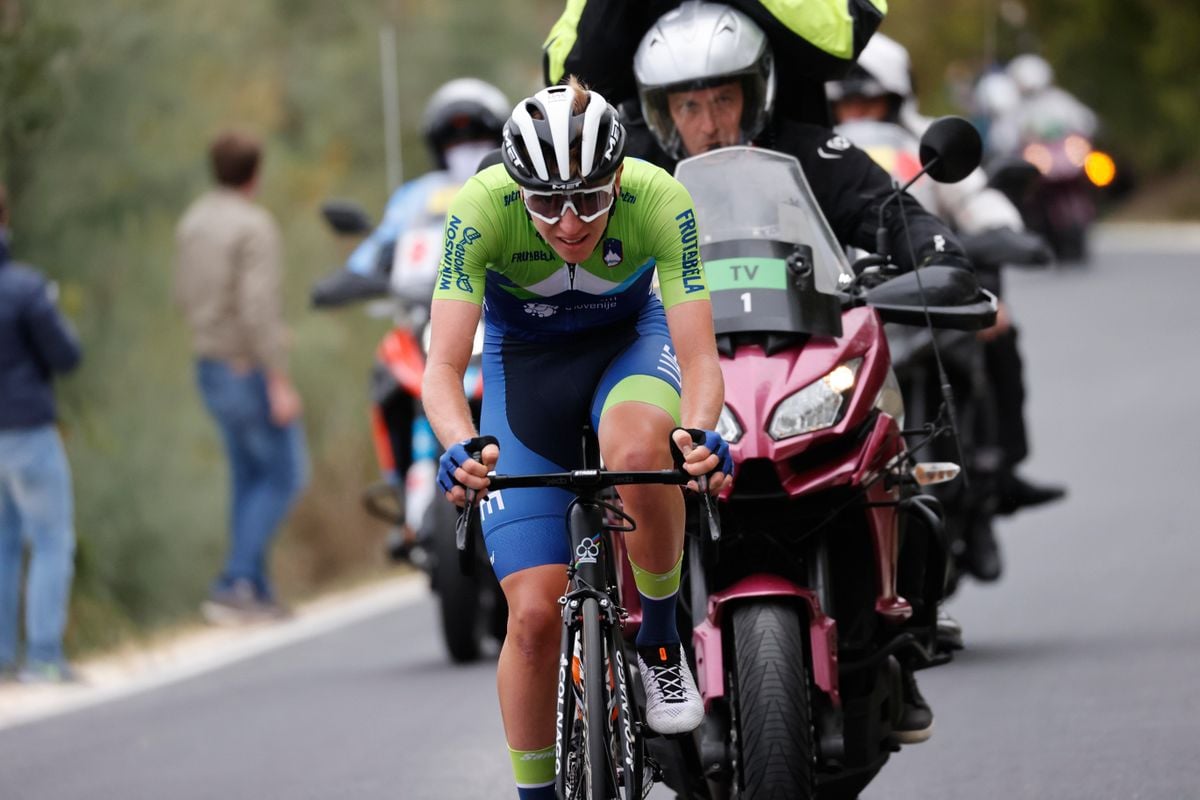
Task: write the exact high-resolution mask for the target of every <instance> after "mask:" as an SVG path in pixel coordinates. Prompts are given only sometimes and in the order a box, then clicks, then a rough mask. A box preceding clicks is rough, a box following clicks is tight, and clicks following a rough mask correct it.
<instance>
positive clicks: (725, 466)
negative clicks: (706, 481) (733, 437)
mask: <svg viewBox="0 0 1200 800" xmlns="http://www.w3.org/2000/svg"><path fill="white" fill-rule="evenodd" d="M675 430H681V429H680V428H676V429H675ZM682 430H685V431H687V432H688V435H690V436H691V437H692V444H694V445H696V446H697V447H698V446H700V445H704V446H705V447H707V448H708V452H710V453H712V454H713V455H715V456H716V457H717V466H716V468H715V469H713V471H712V472H724V473H725V474H726V475H732V474H733V455H732V454H730V452H729V442H727V441H725V440H724V439H722V438H721V434H719V433H717V432H716V431H706V430H701V429H700V428H682ZM671 433H672V436H671V455H672V457H674V459H675V466H676V467H678V468H681V469H682V468H683V460H684V459H683V453H682V451H680V449H679V447H678V446H677V445H676V444H675V437H674V433H675V431H671ZM712 472H710V473H708V474H709V475H711V474H712Z"/></svg>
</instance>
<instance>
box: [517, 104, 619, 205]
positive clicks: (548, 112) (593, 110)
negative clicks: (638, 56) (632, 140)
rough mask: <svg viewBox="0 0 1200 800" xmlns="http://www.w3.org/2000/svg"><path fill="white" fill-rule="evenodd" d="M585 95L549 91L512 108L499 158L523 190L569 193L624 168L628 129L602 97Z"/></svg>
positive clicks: (595, 182)
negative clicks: (626, 132) (622, 160)
mask: <svg viewBox="0 0 1200 800" xmlns="http://www.w3.org/2000/svg"><path fill="white" fill-rule="evenodd" d="M581 94H582V97H578V96H577V94H576V89H575V87H574V86H571V85H564V86H550V87H547V88H545V89H542V90H541V91H540V92H538V93H537V94H535V95H533V96H532V97H526V98H525V99H524V100H522V101H521V102H519V103H517V105H516V107H515V108H513V110H512V116H510V117H509V118H508V122H506V123H505V124H504V134H503V135H504V139H503V144H502V145H501V157H502V159H503V161H504V167H505V169H507V170H508V174H509V175H510V176H511V177H512V179H513V180H514V181H516V182H517V183H518V184H519V185H521V186H523V187H524V188H526V189H530V190H533V191H537V192H549V191H569V190H574V189H578V188H579V187H581V186H584V185H586V184H592V185H594V184H597V183H599V182H601V181H604V180H607V179H608V178H609V177H610V176H611V175H613V174H614V173H615V172H616V171H617V169H618V168H619V167H620V166H621V159H623V158H624V157H625V127H624V126H623V125H622V124H621V120H620V118H619V117H618V115H617V110H616V109H615V108H613V107H612V106H611V105H609V104H608V101H606V100H605V99H604V98H603V97H602V96H601V95H600V93H599V92H592V91H587V90H583V91H582V92H581ZM579 105H582V110H579V108H578V106H579Z"/></svg>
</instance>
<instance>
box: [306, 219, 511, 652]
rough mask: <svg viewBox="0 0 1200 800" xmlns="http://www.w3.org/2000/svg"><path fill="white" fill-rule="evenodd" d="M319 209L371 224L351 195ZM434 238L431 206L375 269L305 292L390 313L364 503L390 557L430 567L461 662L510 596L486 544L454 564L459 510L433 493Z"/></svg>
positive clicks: (473, 401)
mask: <svg viewBox="0 0 1200 800" xmlns="http://www.w3.org/2000/svg"><path fill="white" fill-rule="evenodd" d="M322 214H323V215H324V217H325V220H326V222H327V223H328V224H329V225H330V227H331V228H332V229H333V230H334V231H335V232H337V233H338V234H339V235H347V236H361V235H362V234H364V233H366V232H368V231H369V230H371V227H372V226H371V221H370V218H369V217H368V216H367V214H366V213H365V212H364V211H362V209H361V208H359V207H358V206H356V205H355V204H353V203H348V202H344V201H331V202H328V203H326V204H325V205H324V206H323V207H322ZM441 240H442V218H441V217H440V216H436V215H431V216H430V219H429V220H428V221H427V224H425V225H421V226H414V227H413V228H412V229H410V230H409V231H408V232H406V233H405V235H404V236H403V237H401V239H400V241H399V242H398V243H397V244H396V246H395V247H394V248H385V249H384V250H383V251H382V252H381V254H380V259H379V261H380V263H379V264H377V266H376V271H375V273H374V274H372V275H360V274H358V273H355V272H351V271H349V270H346V269H342V270H339V271H337V272H335V273H333V274H332V275H329V276H327V277H325V278H323V279H322V280H320V281H319V282H318V283H317V284H316V285H315V286H314V287H313V290H312V302H313V305H314V306H315V307H317V308H338V307H342V306H345V305H347V304H351V303H359V302H371V303H372V307H371V310H372V312H373V313H376V314H383V315H387V316H390V317H391V318H392V320H393V325H392V327H391V329H390V330H389V331H388V332H387V333H386V334H385V335H384V337H383V339H382V340H381V341H380V343H379V345H378V346H377V347H376V351H375V365H374V367H373V368H372V371H371V389H370V392H371V409H370V420H371V432H372V437H373V440H374V443H375V455H376V459H377V460H378V462H379V468H380V472H381V480H380V481H379V482H377V483H375V484H373V485H371V486H370V487H368V488H367V489H366V490H365V491H364V493H363V505H364V507H365V508H366V510H367V511H368V512H369V513H370V514H371V515H372V516H374V517H376V518H378V519H381V520H383V521H384V522H387V523H388V524H390V525H391V526H392V529H391V531H390V533H389V537H388V550H389V554H390V555H391V556H392V558H393V559H395V560H404V559H408V560H411V561H412V562H413V563H414V564H416V565H417V566H419V567H421V568H422V569H424V570H425V571H426V572H427V573H428V574H429V577H430V581H431V586H432V588H433V591H434V592H435V593H436V594H437V596H438V600H439V609H440V621H441V628H442V636H443V639H444V640H445V643H446V649H447V650H448V651H449V653H450V657H451V659H453V660H454V661H456V662H468V661H473V660H475V659H477V658H478V657H479V656H480V653H481V649H482V646H483V643H484V641H485V640H487V639H488V638H493V639H495V640H497V641H503V639H504V634H505V630H506V628H507V624H508V606H507V603H505V601H504V596H503V594H502V593H501V591H500V586H499V584H498V583H497V581H496V578H495V574H494V573H493V572H492V569H491V565H490V564H488V562H487V558H486V555H485V553H486V549H485V548H484V547H482V546H480V547H477V548H476V553H477V554H478V555H477V557H476V558H477V560H478V562H479V563H478V564H477V565H476V568H475V569H474V570H468V571H463V570H460V569H459V564H458V555H457V550H456V548H455V540H454V534H455V524H456V521H457V515H456V513H455V509H454V507H453V506H452V505H450V504H449V503H445V502H441V498H440V497H438V495H439V494H440V493H439V492H438V491H437V486H436V484H435V479H436V476H437V458H438V456H440V455H441V450H440V449H439V446H438V443H437V439H436V438H435V437H434V435H433V431H432V430H431V429H430V427H429V422H428V420H426V418H425V415H424V413H423V411H422V409H421V379H422V376H423V374H424V372H425V353H426V352H427V349H428V348H427V345H428V335H429V329H428V322H429V307H430V302H431V299H432V295H433V284H434V280H435V278H436V275H437V265H438V257H439V254H440V250H441V248H440V245H441ZM482 343H483V340H482V329H480V331H479V332H477V334H476V343H475V351H474V355H473V357H472V362H471V366H470V368H469V369H468V370H467V374H466V376H465V377H464V389H465V391H466V393H467V397H468V399H469V402H470V405H471V410H472V413H473V414H474V415H475V418H476V419H477V420H478V417H479V410H480V407H481V403H482V399H483V375H482V371H481V369H480V353H481V352H482ZM480 544H481V545H482V543H480ZM466 572H470V573H471V574H466Z"/></svg>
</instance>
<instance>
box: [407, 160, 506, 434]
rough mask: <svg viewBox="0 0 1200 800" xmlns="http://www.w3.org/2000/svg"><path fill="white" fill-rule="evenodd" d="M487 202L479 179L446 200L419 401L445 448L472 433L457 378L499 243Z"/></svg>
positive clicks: (467, 357) (466, 357)
mask: <svg viewBox="0 0 1200 800" xmlns="http://www.w3.org/2000/svg"><path fill="white" fill-rule="evenodd" d="M488 204H489V196H488V192H487V189H486V187H484V185H483V184H482V183H481V182H480V181H479V179H478V178H472V179H471V180H469V181H467V183H466V185H464V186H463V188H462V189H461V190H460V191H459V192H458V194H457V195H455V198H454V200H453V202H452V203H451V204H450V210H449V211H448V212H447V214H446V227H445V233H444V235H443V237H442V243H443V246H442V260H441V263H440V265H439V267H438V276H437V282H436V283H435V284H434V290H433V303H432V305H431V308H430V322H429V324H430V325H431V326H432V327H431V329H430V342H429V353H428V354H427V356H426V362H425V377H424V382H423V387H422V399H423V400H424V405H425V413H426V415H427V416H428V417H429V423H430V425H432V426H433V431H434V433H435V434H436V435H437V437H438V441H440V442H441V443H442V445H443V446H446V447H449V446H450V445H451V444H453V443H454V442H459V441H462V440H463V439H469V438H471V437H473V436H475V435H476V431H475V426H474V424H473V422H472V421H471V411H470V408H469V407H468V405H467V398H466V394H465V393H464V392H463V385H462V380H463V374H464V373H465V372H466V370H467V365H468V363H469V362H470V360H471V345H472V342H473V341H474V337H475V329H476V327H477V326H478V324H479V318H480V314H481V313H482V305H483V293H484V281H485V279H486V276H487V264H488V261H489V260H490V255H489V254H490V253H491V251H492V250H493V248H495V247H497V246H498V245H499V242H498V239H499V236H498V235H497V232H496V226H495V225H493V224H492V223H491V215H490V214H489V205H488Z"/></svg>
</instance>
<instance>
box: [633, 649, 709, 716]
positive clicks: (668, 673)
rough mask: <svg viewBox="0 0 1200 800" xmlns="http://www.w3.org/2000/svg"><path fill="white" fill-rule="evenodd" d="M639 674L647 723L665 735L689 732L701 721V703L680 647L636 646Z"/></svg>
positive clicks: (702, 707)
mask: <svg viewBox="0 0 1200 800" xmlns="http://www.w3.org/2000/svg"><path fill="white" fill-rule="evenodd" d="M637 652H638V657H637V659H638V672H639V673H641V676H642V685H643V686H645V687H646V724H648V725H649V726H650V729H651V730H653V731H656V732H657V733H661V734H664V735H669V734H674V733H688V732H690V731H694V730H695V729H696V728H698V727H700V723H701V722H703V721H704V701H703V700H701V699H700V692H699V690H697V689H696V679H695V678H694V677H692V670H691V668H690V667H688V663H687V658H686V657H684V654H683V645H682V644H672V645H666V646H663V647H639V648H637Z"/></svg>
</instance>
